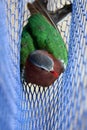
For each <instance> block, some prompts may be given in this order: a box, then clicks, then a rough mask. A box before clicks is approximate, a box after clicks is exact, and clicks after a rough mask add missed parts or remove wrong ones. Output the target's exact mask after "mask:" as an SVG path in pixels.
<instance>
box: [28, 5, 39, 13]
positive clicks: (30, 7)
mask: <svg viewBox="0 0 87 130" xmlns="http://www.w3.org/2000/svg"><path fill="white" fill-rule="evenodd" d="M27 8H28V9H29V11H30V13H31V15H32V14H35V13H38V10H37V9H36V8H35V6H34V5H33V4H31V3H28V4H27Z"/></svg>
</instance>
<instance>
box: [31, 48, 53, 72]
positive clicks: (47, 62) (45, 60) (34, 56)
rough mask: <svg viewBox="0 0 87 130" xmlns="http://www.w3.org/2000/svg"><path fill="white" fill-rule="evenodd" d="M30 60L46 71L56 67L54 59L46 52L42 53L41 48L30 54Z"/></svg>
mask: <svg viewBox="0 0 87 130" xmlns="http://www.w3.org/2000/svg"><path fill="white" fill-rule="evenodd" d="M44 52H45V51H44ZM29 61H30V62H31V63H32V64H34V65H36V66H37V67H40V68H42V69H44V70H46V71H52V70H53V67H54V62H53V60H52V59H51V58H50V57H49V56H47V55H46V54H45V53H41V51H39V50H36V51H34V52H32V53H31V54H30V56H29Z"/></svg>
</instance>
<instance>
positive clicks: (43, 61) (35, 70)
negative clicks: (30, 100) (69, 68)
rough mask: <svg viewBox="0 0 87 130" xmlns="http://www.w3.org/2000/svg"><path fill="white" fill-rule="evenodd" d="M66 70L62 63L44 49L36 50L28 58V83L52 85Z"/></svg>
mask: <svg viewBox="0 0 87 130" xmlns="http://www.w3.org/2000/svg"><path fill="white" fill-rule="evenodd" d="M63 71H64V67H63V65H62V63H61V62H60V61H59V60H58V59H56V58H55V57H54V56H53V55H52V54H50V53H48V52H47V51H44V50H36V51H34V52H32V53H31V54H30V55H29V57H28V58H27V61H26V65H25V79H26V82H27V83H33V84H37V85H41V86H50V85H51V84H52V83H53V82H54V81H55V80H56V79H57V78H58V77H59V75H60V74H61V73H62V72H63Z"/></svg>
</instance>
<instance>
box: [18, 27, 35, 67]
mask: <svg viewBox="0 0 87 130" xmlns="http://www.w3.org/2000/svg"><path fill="white" fill-rule="evenodd" d="M34 50H35V47H34V44H33V39H32V37H31V35H30V34H29V33H28V32H27V30H26V26H25V27H24V28H23V32H22V37H21V51H20V55H21V57H20V63H21V68H22V67H23V66H24V65H25V62H26V59H27V57H28V55H29V54H30V53H31V52H33V51H34Z"/></svg>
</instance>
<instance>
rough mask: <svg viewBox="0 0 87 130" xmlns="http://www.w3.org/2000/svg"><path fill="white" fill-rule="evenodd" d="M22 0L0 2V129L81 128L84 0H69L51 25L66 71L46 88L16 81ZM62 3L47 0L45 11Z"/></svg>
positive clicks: (86, 81) (85, 101)
mask: <svg viewBox="0 0 87 130" xmlns="http://www.w3.org/2000/svg"><path fill="white" fill-rule="evenodd" d="M27 2H30V1H28V0H8V1H7V0H1V1H0V130H87V123H86V121H87V94H86V93H87V69H86V67H87V2H86V0H78V1H75V0H73V1H72V2H73V9H72V15H71V14H69V15H68V16H67V17H66V18H65V19H63V21H61V22H59V23H58V24H57V26H58V29H59V31H60V33H61V35H62V37H63V39H64V41H65V43H66V44H67V48H68V55H69V58H68V66H67V68H66V71H65V72H64V73H63V74H62V75H61V76H60V77H59V78H58V79H57V80H56V81H55V82H54V83H53V85H52V86H50V87H49V88H43V87H38V86H36V85H32V84H29V85H27V84H26V82H25V81H24V79H23V78H22V79H20V42H21V33H22V29H23V26H24V25H25V24H26V23H27V19H28V17H29V15H30V13H29V11H28V10H27V8H26V4H27ZM31 2H32V1H31ZM65 3H68V4H69V3H70V1H69V0H66V1H65V0H49V2H48V9H50V10H55V8H60V7H62V6H63V5H64V4H65ZM21 80H22V82H21Z"/></svg>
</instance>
